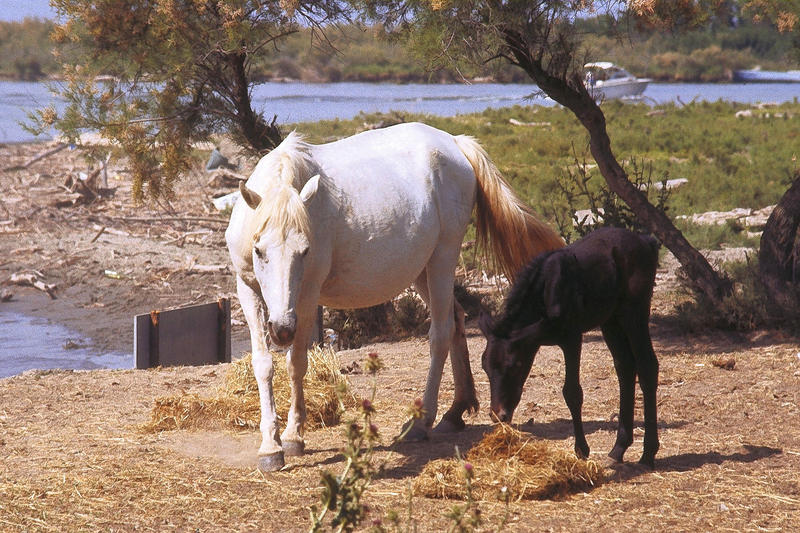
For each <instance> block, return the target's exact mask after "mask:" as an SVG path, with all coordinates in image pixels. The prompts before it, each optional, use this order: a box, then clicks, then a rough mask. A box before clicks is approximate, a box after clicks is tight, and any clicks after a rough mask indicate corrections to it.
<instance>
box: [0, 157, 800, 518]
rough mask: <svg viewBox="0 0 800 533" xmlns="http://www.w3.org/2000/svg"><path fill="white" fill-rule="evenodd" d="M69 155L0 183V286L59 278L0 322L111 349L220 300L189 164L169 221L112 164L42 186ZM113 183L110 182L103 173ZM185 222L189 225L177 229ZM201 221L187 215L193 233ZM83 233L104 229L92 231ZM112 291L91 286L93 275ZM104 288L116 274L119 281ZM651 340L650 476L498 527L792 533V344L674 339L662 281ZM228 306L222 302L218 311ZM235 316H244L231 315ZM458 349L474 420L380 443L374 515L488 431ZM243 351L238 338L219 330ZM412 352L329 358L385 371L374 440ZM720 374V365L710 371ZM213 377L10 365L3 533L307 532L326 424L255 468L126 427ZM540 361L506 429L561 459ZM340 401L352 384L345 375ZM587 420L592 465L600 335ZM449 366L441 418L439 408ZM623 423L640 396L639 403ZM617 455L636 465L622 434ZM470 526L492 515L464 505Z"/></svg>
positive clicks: (592, 347)
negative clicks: (166, 311)
mask: <svg viewBox="0 0 800 533" xmlns="http://www.w3.org/2000/svg"><path fill="white" fill-rule="evenodd" d="M42 150H43V147H42V146H41V145H15V146H5V147H0V160H5V161H6V162H7V165H11V164H20V163H24V162H25V161H28V160H30V158H32V157H33V156H34V155H36V154H37V153H39V152H41V151H42ZM84 167H85V164H84V162H83V161H82V160H81V159H80V158H79V157H78V155H77V154H74V153H72V152H68V151H64V152H62V153H61V154H59V156H58V158H56V159H53V160H47V161H46V162H42V163H37V164H36V165H33V166H32V167H31V168H29V169H28V170H26V171H15V172H5V173H3V174H2V180H0V195H1V196H0V281H2V280H5V279H7V278H8V277H10V276H11V274H13V273H15V272H22V271H32V270H36V271H38V272H40V273H41V274H42V277H43V279H44V280H46V282H47V283H52V284H55V285H56V291H55V296H56V299H50V298H49V297H48V296H47V295H46V294H44V293H43V292H41V291H38V290H36V289H34V288H30V287H18V286H8V285H7V286H5V287H2V288H5V289H6V290H9V291H11V292H13V293H14V298H13V300H12V301H11V302H6V303H0V305H3V306H11V308H12V309H16V310H21V311H24V312H28V313H33V314H40V315H43V316H48V317H51V318H57V319H58V320H59V321H61V322H64V323H66V324H67V325H70V326H72V327H74V328H75V329H78V330H79V331H82V332H84V333H86V334H88V335H90V336H91V337H92V338H94V339H95V340H96V342H97V343H98V346H101V347H105V348H108V349H130V344H131V340H130V338H131V327H130V325H131V319H132V317H133V315H134V314H137V313H141V312H148V311H150V310H151V309H153V308H156V307H158V308H165V307H169V306H177V305H183V304H188V303H193V302H202V301H207V300H211V299H215V298H217V297H218V296H223V295H225V296H231V295H233V293H234V284H233V280H232V277H231V275H230V273H228V272H225V271H219V272H200V271H197V270H193V269H192V268H191V267H192V265H198V264H199V265H223V264H226V263H227V254H226V251H225V249H224V242H223V231H224V222H222V221H220V222H215V221H214V220H215V219H221V217H220V216H219V215H217V214H216V213H215V212H214V211H213V209H212V208H211V206H210V202H209V198H210V197H211V195H212V194H214V191H215V189H216V188H215V187H209V186H207V185H206V182H207V180H208V176H207V175H205V174H204V173H202V172H201V171H200V170H196V171H195V172H193V173H192V174H191V176H190V177H189V179H187V180H185V181H184V182H183V183H182V184H181V188H180V190H179V196H178V198H179V199H178V200H176V201H175V202H174V204H173V209H174V212H173V213H171V214H169V215H165V214H164V211H163V210H159V209H139V208H134V207H133V206H131V205H130V204H129V201H128V191H127V188H126V185H125V183H126V178H125V174H124V168H122V167H116V166H113V165H112V171H111V172H110V180H111V181H110V185H111V186H112V187H116V188H117V190H116V193H115V195H114V196H113V197H111V198H107V199H103V200H101V201H96V202H94V203H91V204H86V205H76V206H71V205H67V206H63V207H55V206H54V205H55V204H56V203H57V202H62V201H65V199H66V200H68V198H65V197H66V191H65V190H64V189H63V187H61V185H62V184H63V183H64V182H65V180H66V178H67V177H68V176H69V175H73V174H75V173H76V172H78V171H79V170H84ZM117 174H118V175H119V176H121V177H120V178H116V177H114V176H115V175H117ZM188 217H194V218H192V219H191V220H187V218H188ZM200 219H202V220H200ZM101 228H105V229H104V230H103V231H102V232H101V231H100V229H101ZM107 270H108V271H112V272H115V273H116V274H118V275H119V276H114V277H110V276H109V275H107V274H106V271H107ZM117 278H120V279H117ZM658 283H659V288H658V290H657V296H656V301H655V305H654V307H655V309H656V316H655V320H654V326H653V334H654V340H655V344H656V352H657V353H658V355H659V358H660V362H661V372H660V387H659V421H660V431H661V435H660V437H661V444H662V447H661V450H660V451H659V454H658V456H657V460H656V470H655V471H654V472H647V471H642V470H640V469H638V468H637V467H636V466H634V465H633V463H626V464H625V465H623V466H617V467H615V468H613V469H609V476H610V478H611V479H610V482H609V483H607V484H605V485H602V486H600V487H598V488H596V489H595V490H593V491H591V492H589V493H587V494H578V495H575V496H573V497H570V498H568V499H567V500H565V501H558V502H553V501H545V502H512V503H511V504H510V507H509V512H510V514H509V517H508V525H507V529H509V530H513V531H541V530H551V531H585V530H595V531H596V530H601V531H602V530H635V529H646V530H658V531H689V530H701V531H707V530H720V531H723V530H731V531H789V530H793V529H795V528H796V524H797V523H798V521H800V482H798V479H799V476H800V422H798V420H800V416H799V415H800V347H798V344H797V342H796V341H795V340H792V339H787V338H785V337H783V336H781V335H780V334H779V333H774V332H773V333H769V332H765V333H761V334H758V335H751V336H742V335H722V334H714V335H708V336H688V335H685V334H684V333H683V332H681V331H676V330H675V329H674V328H673V327H671V326H669V325H668V324H667V323H666V322H665V321H664V320H663V319H661V318H660V316H661V315H663V314H664V313H667V312H669V309H670V306H671V302H670V299H669V297H668V292H666V290H667V288H670V287H672V285H671V283H672V277H671V274H670V272H668V271H666V270H663V269H662V272H660V274H659V282H658ZM234 302H235V299H234ZM234 309H235V311H234V319H238V320H241V315H240V311H238V306H237V305H234ZM468 333H469V347H470V353H471V357H472V365H473V370H474V372H475V378H476V382H477V386H478V389H479V397H480V399H481V400H482V403H483V406H484V407H483V408H482V409H481V411H480V413H479V414H478V415H477V416H476V417H475V418H474V419H472V420H470V421H469V422H468V428H467V430H465V431H464V432H462V433H460V434H458V435H456V436H455V437H453V438H448V439H444V438H434V439H433V440H432V441H431V442H429V443H422V444H405V445H403V446H401V447H400V448H399V449H398V451H396V452H392V451H388V450H381V451H380V452H379V454H378V460H380V461H385V462H386V464H387V467H388V468H387V470H386V473H385V474H384V475H383V476H382V477H381V478H380V479H378V480H377V481H376V482H375V483H374V485H373V486H372V487H371V488H370V489H369V491H368V493H367V496H366V502H367V504H368V505H369V506H370V507H371V509H372V511H371V515H370V516H371V517H374V518H377V517H380V516H382V514H383V513H384V512H385V511H386V510H388V509H395V510H397V511H399V512H401V514H404V513H405V512H406V509H407V508H408V507H409V505H408V498H407V491H408V487H409V485H410V484H411V483H412V482H413V480H414V479H415V477H416V476H417V475H418V474H419V472H420V471H421V470H422V468H423V467H424V465H425V464H427V463H428V462H429V461H431V460H433V459H436V458H440V457H450V456H452V455H453V453H454V448H453V446H454V445H457V446H458V447H459V449H460V450H462V451H464V450H467V449H468V448H469V447H470V446H471V445H472V444H473V443H475V442H476V441H478V440H479V439H480V438H481V437H482V435H483V434H484V432H485V431H486V430H487V428H488V427H489V419H488V416H487V415H486V408H485V405H486V404H487V403H488V397H489V396H488V388H487V382H486V377H485V375H484V374H483V372H482V371H481V370H480V354H481V352H482V350H483V346H484V342H483V339H482V337H480V335H478V333H477V330H475V329H474V328H470V329H469V331H468ZM234 338H235V339H237V340H238V342H239V343H240V344H239V348H238V349H237V348H234V353H237V352H238V351H240V350H241V347H242V346H244V347H246V344H243V343H245V342H246V333H245V331H244V327H243V325H238V326H235V327H234ZM427 350H428V348H427V343H426V341H425V339H423V338H415V339H410V340H405V341H402V342H393V343H381V344H376V345H371V346H368V347H364V348H361V349H359V350H352V351H346V352H342V353H341V354H340V357H341V359H342V364H343V365H346V364H349V363H352V362H353V361H361V360H362V359H363V358H364V356H365V354H366V353H367V352H368V351H376V352H378V353H379V354H380V355H381V357H382V358H383V359H384V361H385V363H386V369H385V370H384V371H383V372H382V373H381V374H380V375H379V377H378V380H379V381H378V390H379V395H378V401H377V402H376V407H377V409H378V426H379V428H380V431H381V434H382V435H383V439H384V441H388V440H389V438H390V437H391V436H392V435H393V434H395V433H396V432H397V431H398V430H399V428H400V426H401V424H402V422H403V421H404V417H405V406H406V405H409V404H411V403H412V402H413V401H414V399H415V398H417V397H418V396H420V395H421V393H422V389H423V386H424V376H425V372H426V369H427V360H428V356H427ZM725 363H728V364H729V366H730V365H731V364H732V365H733V369H732V370H726V369H724V368H720V367H719V366H718V365H722V366H724V365H725ZM224 374H225V365H222V366H214V367H199V368H172V369H157V370H150V371H133V370H123V371H92V372H62V371H56V372H28V373H25V374H24V375H22V376H17V377H13V378H8V379H3V380H0V531H78V530H81V531H85V530H114V531H134V530H137V531H171V530H174V531H189V530H192V531H304V530H308V527H309V521H308V506H310V505H313V504H317V502H318V493H319V475H320V472H321V470H322V469H331V470H332V471H334V472H338V471H340V470H341V469H342V468H343V458H342V455H341V453H340V450H341V447H342V444H343V437H342V432H343V430H342V428H341V427H333V428H328V429H323V430H317V431H313V432H310V433H309V434H308V435H307V451H308V453H307V455H306V456H304V457H302V458H300V459H297V460H291V461H290V465H291V466H290V468H288V469H287V470H286V471H283V472H279V473H274V474H270V475H261V474H260V473H259V472H258V471H257V470H255V468H254V465H255V453H256V449H257V446H258V439H259V436H258V435H257V433H256V432H226V431H216V432H210V431H171V432H163V433H160V434H149V433H142V432H141V431H139V429H138V426H139V425H141V424H143V423H145V422H146V421H147V420H148V418H149V413H150V410H151V408H152V406H153V402H154V399H155V398H158V397H160V396H164V395H172V394H179V393H184V392H185V393H197V394H200V395H205V394H211V393H212V392H213V391H214V390H215V389H216V387H217V386H219V384H220V383H221V381H222V379H223V376H224ZM562 380H563V361H562V358H561V355H560V354H559V353H558V351H557V350H555V349H552V348H547V349H543V350H542V351H541V353H540V354H539V355H538V356H537V359H536V362H535V364H534V367H533V371H532V372H531V377H530V379H529V381H528V384H527V387H526V391H525V394H524V396H523V399H522V401H521V403H520V408H519V410H518V412H517V413H516V414H515V422H517V423H520V424H521V429H522V430H524V431H528V432H530V433H531V434H532V435H533V436H534V437H537V438H543V439H548V440H550V441H552V442H554V443H555V444H556V445H557V446H559V447H563V448H564V449H571V448H572V430H571V423H570V421H569V414H568V411H567V408H566V406H565V405H564V401H563V399H562V397H561V385H562ZM351 381H352V383H353V385H354V387H355V388H356V390H357V391H361V392H362V393H366V391H367V390H368V389H369V387H370V383H369V380H368V379H367V378H366V377H364V376H352V377H351ZM582 383H583V387H584V392H585V396H586V400H585V405H584V420H585V427H586V432H587V439H588V441H589V444H590V446H591V448H592V459H595V460H598V461H601V462H602V461H604V457H605V454H606V453H607V452H608V451H609V450H610V448H611V445H612V443H613V440H614V434H615V430H616V409H617V383H616V379H615V377H614V373H613V369H612V365H611V360H610V356H609V354H608V352H607V350H606V349H605V347H604V345H603V344H602V340H601V339H600V337H599V336H598V335H597V334H589V335H587V345H586V348H585V350H584V361H583V365H582ZM452 395H453V390H452V379H451V377H450V375H449V371H447V372H446V374H445V377H444V380H443V390H442V393H441V401H440V403H441V405H447V404H448V402H449V401H450V400H451V399H452ZM637 408H638V409H637V423H638V424H641V398H637ZM635 436H636V441H635V443H634V445H633V447H632V448H631V450H630V451H629V452H628V456H627V459H628V460H629V461H635V460H636V459H637V458H638V456H639V454H640V453H641V445H642V443H641V437H642V434H641V432H640V431H639V430H637V431H636V435H635ZM453 504H454V502H446V501H440V500H434V499H426V498H421V497H415V498H414V500H413V503H412V505H411V510H412V518H413V520H415V521H416V522H417V523H418V525H419V530H420V531H440V530H444V529H447V527H448V525H449V521H448V519H447V518H446V517H445V514H446V513H447V512H448V510H449V509H450V508H451V507H452V505H453ZM480 506H481V509H482V511H483V517H484V529H485V530H487V531H491V530H494V529H495V528H496V527H497V525H498V524H499V521H500V520H501V518H502V517H503V516H504V514H505V509H504V506H503V505H502V504H500V503H498V502H494V501H485V502H480Z"/></svg>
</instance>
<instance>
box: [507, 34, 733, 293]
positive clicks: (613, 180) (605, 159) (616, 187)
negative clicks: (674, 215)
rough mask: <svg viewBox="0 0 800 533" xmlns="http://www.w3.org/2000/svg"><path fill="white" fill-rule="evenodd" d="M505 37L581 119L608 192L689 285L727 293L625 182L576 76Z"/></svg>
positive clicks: (533, 74) (517, 59) (601, 120)
mask: <svg viewBox="0 0 800 533" xmlns="http://www.w3.org/2000/svg"><path fill="white" fill-rule="evenodd" d="M505 40H506V44H507V45H508V47H509V50H510V52H511V54H512V56H513V62H514V63H515V64H516V65H517V66H519V67H520V68H522V69H523V70H524V71H525V72H526V73H527V74H528V76H530V78H531V79H532V80H533V81H534V82H535V83H536V85H538V86H539V88H540V89H541V90H542V91H544V92H545V93H546V94H547V95H548V96H549V97H550V98H552V99H553V100H555V101H556V102H558V103H559V104H561V105H563V106H564V107H566V108H568V109H569V110H570V111H572V112H573V113H574V114H575V116H576V117H577V118H578V120H580V122H581V124H583V126H584V127H585V128H586V130H587V131H588V132H589V146H590V150H591V152H592V156H593V157H594V159H595V161H596V162H597V165H598V168H599V170H600V173H601V174H602V175H603V178H604V179H605V180H606V183H608V186H609V188H610V189H611V191H612V192H614V193H615V194H616V195H617V196H619V197H620V198H621V199H622V201H623V202H625V203H626V204H627V205H628V207H630V208H631V210H632V211H633V212H634V213H635V214H636V216H637V217H638V218H639V220H640V221H641V222H642V224H643V225H644V226H645V227H646V228H647V229H648V230H649V231H650V232H651V233H652V234H653V235H655V236H656V237H657V238H658V240H659V241H661V243H662V244H664V246H666V247H667V248H668V249H669V250H670V251H671V252H672V253H673V254H674V255H675V257H676V258H677V260H678V261H679V262H680V264H681V266H683V268H684V270H685V271H686V274H687V276H688V277H689V279H690V280H691V281H692V283H693V284H694V289H695V290H697V291H699V292H701V293H703V294H704V295H705V296H706V297H708V298H709V299H710V300H711V301H712V302H720V301H721V299H722V298H723V297H724V296H725V295H728V294H730V292H731V290H732V287H731V282H730V281H729V280H728V279H726V278H723V277H720V276H719V275H718V274H717V272H716V271H715V270H714V269H713V268H712V267H711V265H710V264H709V263H708V261H707V260H706V258H705V257H703V255H702V254H701V253H700V252H698V251H697V250H696V249H695V248H694V247H693V246H692V245H691V244H689V242H688V241H687V240H686V238H685V237H684V236H683V234H682V233H681V232H680V231H679V230H678V228H676V227H675V225H674V224H673V223H672V221H671V220H670V219H669V217H667V216H666V214H664V213H663V212H661V211H659V210H658V209H656V208H655V207H654V206H653V205H652V204H651V203H650V202H649V201H648V199H647V196H646V195H645V194H644V193H642V191H640V190H639V189H637V188H636V187H635V186H634V185H633V184H632V183H631V182H630V180H629V179H628V176H627V174H626V173H625V170H623V168H622V167H621V166H620V164H619V163H618V162H617V160H616V158H615V157H614V153H613V151H612V150H611V139H609V137H608V132H607V131H606V119H605V115H603V111H602V110H601V109H600V107H599V106H598V105H597V103H596V102H595V101H594V99H593V98H592V97H591V95H590V94H589V93H588V92H587V90H586V88H585V87H584V86H583V83H582V81H581V80H580V79H577V78H576V79H573V80H571V83H569V82H568V81H567V79H566V78H565V77H563V76H562V77H558V76H553V75H551V74H550V73H549V72H547V71H546V70H545V68H544V67H543V65H542V63H541V60H538V59H535V58H534V57H533V56H532V55H531V54H530V52H529V50H528V47H527V45H526V44H525V41H524V39H523V38H522V37H521V36H519V35H518V34H516V33H513V32H506V34H505ZM565 72H566V70H565Z"/></svg>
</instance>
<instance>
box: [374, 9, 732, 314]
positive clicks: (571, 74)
mask: <svg viewBox="0 0 800 533" xmlns="http://www.w3.org/2000/svg"><path fill="white" fill-rule="evenodd" d="M368 4H369V15H370V16H372V17H376V18H378V19H380V20H382V21H383V22H384V23H385V24H386V25H387V27H388V28H389V29H390V31H391V30H395V29H406V30H409V29H411V30H413V31H412V32H411V34H412V35H415V34H416V36H415V37H414V38H415V39H416V41H417V42H418V43H422V46H423V47H427V52H426V55H427V57H430V58H432V59H433V60H434V61H451V60H454V59H455V60H459V58H462V57H466V58H469V59H471V60H473V61H475V60H477V61H488V60H491V59H496V58H501V59H504V60H506V61H507V62H509V63H510V64H512V65H514V66H516V67H519V68H520V69H522V70H523V71H524V72H525V73H526V74H527V75H528V76H529V77H530V79H531V80H533V81H534V82H535V83H536V85H538V86H539V88H540V89H541V91H542V92H544V93H545V94H547V95H548V96H549V97H550V98H552V99H553V100H555V101H556V102H558V103H559V104H561V105H563V106H564V107H566V108H568V109H569V110H570V111H572V112H573V113H574V114H575V116H576V117H577V119H578V120H579V121H580V122H581V124H582V125H583V126H584V127H585V128H586V130H587V131H588V133H589V138H590V143H589V144H590V146H589V147H590V151H591V153H592V156H593V157H594V159H595V161H596V162H597V164H598V168H599V170H600V173H601V174H602V176H603V178H604V179H605V180H606V182H607V184H608V186H609V188H610V190H611V191H612V192H614V193H615V194H616V195H618V196H619V197H620V198H621V199H622V200H623V201H624V202H625V203H626V204H627V205H628V206H629V207H630V208H631V210H632V211H633V212H634V213H635V214H636V216H637V217H638V218H639V220H640V221H641V222H642V224H643V225H644V226H645V227H646V228H647V229H648V230H649V231H650V232H652V233H653V234H654V235H655V236H656V237H658V239H659V240H660V241H661V242H662V243H663V244H664V245H665V246H666V247H667V248H669V249H670V250H671V251H672V252H673V254H675V257H676V258H677V259H678V261H680V263H681V265H682V266H683V268H684V270H685V271H686V273H687V275H688V277H689V279H690V280H692V282H693V283H694V287H695V288H696V289H697V290H698V291H700V292H701V293H702V294H704V295H706V296H707V297H708V298H710V299H711V300H712V301H720V300H721V299H722V298H723V297H724V296H725V295H727V294H729V293H730V291H731V283H730V281H729V280H727V278H725V277H722V276H720V275H719V274H718V273H717V272H716V271H715V270H714V269H713V268H712V267H711V266H710V265H709V263H708V261H707V260H706V259H705V258H704V257H703V256H702V254H700V252H698V251H697V250H696V249H695V248H694V247H692V246H691V244H689V242H688V241H686V239H685V238H684V237H683V235H682V234H681V232H680V231H679V230H678V229H677V228H676V227H675V226H674V224H673V223H672V221H671V220H670V219H669V218H668V217H667V216H666V214H664V213H663V212H662V211H659V210H658V209H656V208H655V207H654V206H653V205H652V204H650V202H649V201H648V200H647V197H646V196H645V194H644V193H642V192H641V191H640V190H639V189H637V188H636V187H635V186H634V185H633V184H632V183H631V182H630V180H629V179H628V176H627V174H626V172H625V170H624V169H623V168H622V166H621V165H620V164H619V163H618V162H617V159H616V157H615V155H614V152H613V150H612V147H611V139H610V138H609V136H608V133H607V131H606V121H605V116H604V114H603V111H602V109H601V108H600V106H599V105H598V104H597V102H595V100H594V98H593V97H592V96H591V95H590V94H589V93H588V91H587V90H586V88H585V86H584V84H583V74H582V66H583V64H584V62H585V61H583V59H585V58H586V57H587V51H586V50H584V49H583V48H582V37H583V36H582V35H581V34H580V33H579V32H578V31H576V27H575V21H576V19H577V17H578V16H579V14H581V13H589V12H593V11H595V10H599V9H601V10H603V11H604V12H606V13H608V14H609V16H611V17H614V18H615V19H616V20H618V21H619V25H618V27H619V28H620V31H623V29H624V28H625V27H626V24H652V25H656V24H658V25H663V26H665V27H671V26H676V25H683V26H687V25H692V24H696V23H697V22H698V21H700V20H702V19H703V18H704V17H707V16H709V15H710V14H711V13H713V12H714V8H719V7H720V6H721V4H723V3H721V2H719V1H716V0H698V1H694V2H693V1H691V0H685V1H680V2H672V1H669V2H668V1H665V0H629V1H627V2H625V1H621V0H607V1H600V0H597V1H592V0H534V1H530V0H528V1H526V0H483V1H467V0H431V1H405V2H404V1H400V0H386V1H384V0H375V1H372V2H368ZM420 35H421V36H424V37H422V38H420V37H419V36H420Z"/></svg>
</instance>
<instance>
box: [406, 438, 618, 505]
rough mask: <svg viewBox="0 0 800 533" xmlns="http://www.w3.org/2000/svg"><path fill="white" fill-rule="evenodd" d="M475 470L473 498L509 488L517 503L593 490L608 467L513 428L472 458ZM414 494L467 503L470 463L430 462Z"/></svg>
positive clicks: (487, 440) (485, 442)
mask: <svg viewBox="0 0 800 533" xmlns="http://www.w3.org/2000/svg"><path fill="white" fill-rule="evenodd" d="M466 461H467V462H469V464H471V465H472V497H473V498H475V499H479V500H487V499H496V498H498V497H501V491H502V489H503V487H505V488H506V491H507V497H509V498H510V499H512V500H544V499H558V498H563V497H565V496H566V495H567V494H570V493H574V492H581V491H587V490H590V489H592V488H593V487H596V486H597V485H599V484H601V483H602V482H603V481H604V474H603V470H602V468H601V467H600V466H599V465H598V464H597V463H595V462H594V461H583V460H581V459H578V458H577V457H575V455H574V454H573V453H571V452H566V451H563V450H558V449H555V448H553V447H551V445H550V444H549V443H547V442H546V441H541V440H533V439H532V438H530V437H528V436H526V435H524V434H523V433H521V432H519V431H517V430H516V429H514V428H512V427H511V426H509V425H507V424H498V425H497V427H496V428H495V429H494V430H493V431H492V432H490V433H488V434H487V435H486V436H485V437H484V438H483V439H482V440H481V441H480V442H479V443H478V444H477V445H475V446H474V447H473V448H472V449H471V450H470V451H469V452H468V453H467V456H466ZM414 492H415V493H416V494H419V495H421V496H426V497H429V498H451V499H464V498H465V496H466V483H465V468H464V463H463V462H461V461H459V460H457V459H437V460H435V461H431V462H430V463H428V464H427V465H426V466H425V468H424V469H423V471H422V473H420V475H419V477H418V478H417V480H416V482H415V484H414Z"/></svg>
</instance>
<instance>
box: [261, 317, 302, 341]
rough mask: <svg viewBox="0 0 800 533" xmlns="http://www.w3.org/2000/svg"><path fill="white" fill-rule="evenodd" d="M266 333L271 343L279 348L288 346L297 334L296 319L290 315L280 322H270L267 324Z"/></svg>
mask: <svg viewBox="0 0 800 533" xmlns="http://www.w3.org/2000/svg"><path fill="white" fill-rule="evenodd" d="M267 331H268V332H269V338H270V339H271V340H272V342H273V343H275V344H276V345H278V346H279V347H281V348H283V347H285V346H288V345H290V344H291V343H292V341H293V340H294V335H295V333H296V332H297V318H296V317H294V316H293V315H291V316H288V317H284V318H283V319H282V320H274V321H273V320H270V321H269V322H267Z"/></svg>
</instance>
